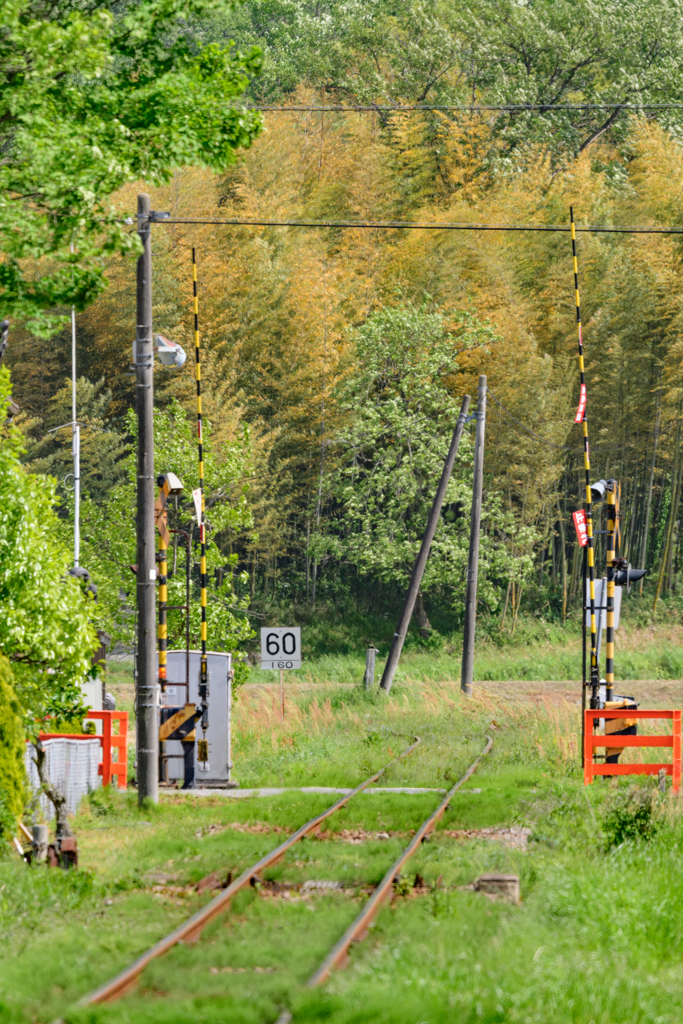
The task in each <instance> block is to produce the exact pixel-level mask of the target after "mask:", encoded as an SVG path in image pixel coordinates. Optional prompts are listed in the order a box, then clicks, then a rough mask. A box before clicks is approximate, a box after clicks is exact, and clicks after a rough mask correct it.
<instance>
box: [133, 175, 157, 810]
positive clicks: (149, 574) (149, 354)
mask: <svg viewBox="0 0 683 1024" xmlns="http://www.w3.org/2000/svg"><path fill="white" fill-rule="evenodd" d="M151 228H152V226H151V220H150V207H149V196H148V195H145V194H144V193H143V194H142V195H139V196H138V227H137V230H138V235H139V236H140V241H141V242H142V255H141V256H140V258H139V259H138V266H137V329H136V332H135V359H134V360H133V361H134V364H135V400H136V407H137V422H138V458H137V521H136V527H137V577H136V578H137V610H138V638H137V640H138V642H137V680H136V698H137V701H136V714H137V779H138V804H141V803H142V802H143V801H144V800H152V801H153V802H154V803H156V802H157V801H158V799H159V781H158V771H159V769H158V764H159V723H158V721H157V718H158V698H157V666H156V615H155V612H156V608H155V604H156V577H157V570H156V559H155V544H154V497H155V496H154V483H155V477H154V350H153V347H152V230H151Z"/></svg>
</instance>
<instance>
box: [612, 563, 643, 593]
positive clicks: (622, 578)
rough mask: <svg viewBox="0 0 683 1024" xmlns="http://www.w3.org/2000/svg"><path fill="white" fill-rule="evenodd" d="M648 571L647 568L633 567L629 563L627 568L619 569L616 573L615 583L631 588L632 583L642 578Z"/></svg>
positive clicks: (618, 585)
mask: <svg viewBox="0 0 683 1024" xmlns="http://www.w3.org/2000/svg"><path fill="white" fill-rule="evenodd" d="M646 572H647V569H632V568H631V566H630V565H627V566H626V567H625V568H621V569H617V571H616V572H615V574H614V583H615V585H616V586H617V587H628V589H629V590H630V589H631V584H632V583H637V582H638V580H642V578H643V576H644V575H645V573H646Z"/></svg>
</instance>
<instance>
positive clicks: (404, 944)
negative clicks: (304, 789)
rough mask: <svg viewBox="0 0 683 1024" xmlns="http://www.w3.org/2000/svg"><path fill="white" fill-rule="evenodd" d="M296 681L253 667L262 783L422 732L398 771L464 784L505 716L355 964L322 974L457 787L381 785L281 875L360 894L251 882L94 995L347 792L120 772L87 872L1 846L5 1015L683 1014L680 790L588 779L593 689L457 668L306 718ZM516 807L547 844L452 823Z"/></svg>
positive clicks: (315, 699)
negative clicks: (402, 790) (586, 730)
mask: <svg viewBox="0 0 683 1024" xmlns="http://www.w3.org/2000/svg"><path fill="white" fill-rule="evenodd" d="M273 698H274V695H273V694H272V691H270V690H269V689H268V688H258V687H256V688H252V689H251V690H249V691H247V692H245V694H243V696H242V698H241V701H240V704H239V705H238V708H237V710H236V723H235V729H236V733H237V736H236V750H235V762H236V774H237V775H238V777H239V779H240V782H241V783H242V785H247V784H248V785H272V784H275V785H316V784H320V785H348V786H351V785H354V784H356V783H357V782H358V781H360V780H361V779H362V778H364V777H366V776H367V775H368V774H370V773H371V772H372V771H373V770H375V769H376V768H378V767H379V766H381V765H382V764H384V763H386V761H388V760H389V759H390V758H391V757H392V756H394V755H396V754H398V753H399V752H400V751H401V750H402V749H404V748H405V746H407V744H408V743H409V741H410V737H411V736H412V735H413V734H415V733H416V734H418V735H420V736H421V737H422V743H421V744H420V745H419V746H418V748H417V749H416V751H415V752H414V753H413V754H412V755H410V756H409V757H407V758H406V759H405V760H404V761H400V762H398V763H397V764H396V765H394V766H393V767H392V768H391V769H390V771H389V772H388V773H387V776H386V778H385V779H384V780H383V782H384V784H385V785H387V786H401V785H406V786H423V787H439V788H446V787H448V786H449V785H452V783H453V781H454V780H455V779H457V778H458V777H459V776H460V775H461V774H462V772H463V771H464V769H465V768H466V767H467V765H468V764H469V763H471V761H472V760H473V759H474V757H475V756H476V755H477V754H478V753H479V751H480V750H481V749H482V747H483V746H484V743H485V738H484V737H485V735H486V734H487V733H488V734H490V735H493V737H494V748H493V751H492V753H491V754H490V755H489V756H488V757H487V758H486V760H485V761H484V763H483V764H482V765H481V767H480V769H479V770H478V772H477V773H476V774H475V775H474V776H473V777H472V778H471V779H470V780H469V782H468V783H467V784H466V786H465V787H464V789H463V791H462V792H460V793H458V794H456V795H455V797H454V798H453V802H452V804H451V808H450V810H449V811H448V812H447V814H446V816H445V817H444V819H443V821H442V822H441V825H440V826H439V829H438V830H437V832H436V833H435V834H434V836H433V837H432V839H431V840H430V841H429V842H428V843H425V844H424V845H423V846H422V847H421V848H420V850H419V852H418V854H417V855H416V856H415V857H414V859H413V860H412V861H411V862H409V864H408V866H407V868H406V871H405V875H404V878H403V880H402V884H401V885H400V887H399V891H398V893H397V895H396V896H395V898H394V900H393V902H392V903H391V905H389V906H387V907H386V908H385V909H384V910H382V911H381V913H380V916H379V918H378V919H377V921H376V924H375V927H373V928H372V929H371V932H370V934H369V936H368V937H367V939H366V940H365V941H364V942H363V943H362V944H360V945H359V946H357V947H356V948H354V949H353V950H352V957H351V963H350V965H349V966H348V967H347V968H346V970H344V971H341V972H339V973H337V974H335V975H334V976H333V977H332V979H331V980H330V981H329V982H328V983H327V984H326V985H325V986H323V987H322V988H321V989H319V990H310V989H307V988H306V987H305V982H306V980H307V979H308V977H310V975H311V974H312V973H313V971H314V970H315V969H316V967H317V966H318V965H319V963H320V961H321V960H322V958H323V956H324V955H325V953H326V952H327V950H328V949H329V948H330V947H331V946H332V944H333V943H334V942H335V941H336V940H337V939H338V938H339V936H340V935H341V934H342V932H343V930H344V929H345V927H346V926H347V925H348V924H349V923H350V922H351V920H352V919H353V918H354V917H355V916H356V914H357V913H358V912H359V909H360V907H361V906H362V903H363V900H364V899H365V898H366V893H367V891H368V887H370V886H372V885H373V884H375V883H376V882H377V881H378V880H379V879H380V878H381V877H382V875H383V874H384V872H385V871H386V870H387V868H388V866H389V865H390V863H391V862H392V860H393V859H394V858H395V857H396V856H397V854H398V853H399V851H400V850H401V849H402V848H403V846H405V844H406V843H407V842H408V839H409V836H410V831H411V829H415V828H416V827H417V826H418V825H419V824H420V823H421V821H422V820H423V819H424V818H425V817H426V816H427V815H428V814H429V813H430V811H431V810H432V809H433V808H434V807H435V806H436V804H437V803H438V801H439V799H440V797H439V795H438V794H437V793H424V794H419V795H403V794H390V793H387V794H384V795H381V794H379V795H370V794H361V795H359V796H358V797H357V798H356V799H355V800H353V801H352V802H351V803H350V804H349V805H348V806H347V807H346V808H345V809H343V810H341V811H340V812H338V813H337V814H335V816H334V817H333V818H331V819H329V821H328V823H327V827H326V829H325V831H324V832H323V833H322V835H321V837H320V838H310V839H306V840H304V841H302V842H301V843H300V844H299V845H297V846H296V847H294V848H293V849H292V850H291V851H290V852H289V853H288V854H287V856H286V857H285V859H284V860H283V861H282V862H281V863H280V864H279V865H277V867H274V868H272V869H271V870H270V871H268V872H266V874H265V879H266V881H268V880H272V881H278V882H279V883H281V884H282V883H290V884H293V885H298V884H300V883H303V882H305V881H311V880H317V881H325V880H328V881H335V882H341V883H343V891H342V892H335V893H331V894H329V893H328V894H313V895H310V896H303V897H302V895H301V894H299V893H297V891H296V890H292V893H291V895H290V897H288V898H284V897H281V896H277V895H274V894H272V893H270V892H269V891H268V889H267V888H264V889H262V890H260V891H256V890H250V891H247V892H243V893H242V894H240V895H239V896H238V897H237V898H236V899H235V900H234V902H233V904H232V907H231V908H230V910H229V911H228V912H227V913H225V914H224V915H223V916H221V917H220V918H218V919H217V920H215V921H214V922H213V923H212V924H211V925H210V926H209V927H208V928H207V929H206V931H205V933H204V935H203V937H202V938H201V939H200V941H199V942H198V943H197V944H196V945H183V946H178V947H176V948H175V949H173V950H172V951H171V952H170V953H169V954H168V955H167V956H166V957H164V958H163V959H161V960H159V961H156V962H154V963H153V964H151V965H150V966H149V967H148V968H147V969H146V970H145V972H144V974H143V976H142V978H141V980H140V984H139V987H138V988H137V990H136V991H135V992H133V993H131V994H130V995H127V996H126V997H125V998H123V999H122V1000H121V1001H120V1002H117V1003H113V1004H109V1005H104V1006H98V1007H90V1008H86V1009H81V1010H79V1009H76V1008H75V1004H76V1002H77V1000H78V999H79V998H80V997H81V996H83V995H84V994H85V993H86V992H88V991H89V990H90V989H92V988H94V987H95V986H96V985H98V984H100V983H101V982H103V981H104V980H106V979H107V978H108V977H110V976H112V975H113V974H114V973H115V972H116V971H118V970H119V969H120V968H122V967H123V966H125V965H126V964H127V963H128V962H129V961H130V960H132V959H133V958H134V957H135V956H137V955H138V954H139V953H140V952H142V951H143V950H144V949H145V948H146V947H147V946H149V945H151V944H152V943H153V942H154V941H156V940H157V939H159V938H160V937H161V936H162V935H164V934H165V933H166V932H168V931H169V930H170V929H172V928H173V927H174V926H175V925H177V924H178V923H180V921H182V920H183V919H184V918H185V917H187V916H188V915H189V914H190V913H191V912H192V911H193V910H194V909H196V908H197V907H199V906H200V905H202V904H203V903H204V902H205V901H206V900H207V899H209V898H210V895H208V894H201V895H200V894H197V893H196V892H195V891H194V889H193V886H194V884H195V883H196V882H197V881H198V880H199V879H200V878H202V877H204V876H206V875H207V874H209V873H210V872H212V871H220V872H222V873H224V874H227V873H228V872H229V871H230V872H232V874H233V877H234V876H235V874H236V873H237V872H239V871H240V870H242V869H243V868H244V867H246V866H247V865H248V864H249V863H251V862H253V861H255V860H256V859H257V858H258V857H260V856H261V855H262V854H263V853H265V852H266V851H267V850H269V849H272V848H273V847H274V846H276V845H277V844H278V843H279V842H281V841H282V839H283V838H284V836H285V835H286V834H287V833H288V832H289V831H291V830H293V829H294V828H295V827H297V826H298V825H300V824H302V823H303V822H304V821H306V820H308V819H309V818H310V817H311V816H312V815H313V814H315V813H317V812H318V811H320V810H322V809H323V808H324V807H326V806H328V804H329V803H331V802H332V799H333V798H331V797H329V796H325V795H315V794H302V793H297V792H290V793H285V794H282V795H280V796H276V797H269V798H258V799H240V800H236V799H230V798H226V797H225V796H223V795H215V796H211V797H196V796H195V797H193V796H185V795H182V794H173V793H167V794H164V796H163V797H162V801H161V804H160V805H159V806H158V807H147V808H142V809H138V807H137V804H136V799H135V793H134V792H129V793H125V794H119V793H112V792H109V791H99V792H98V793H96V794H94V795H93V796H92V797H91V798H90V800H89V801H86V802H85V804H84V806H83V807H82V809H81V812H80V814H79V816H78V818H77V819H76V821H75V826H76V831H77V833H78V838H79V848H80V852H81V866H80V867H79V869H78V870H77V871H75V872H72V873H70V874H66V873H63V872H61V871H58V870H49V871H48V870H47V869H45V868H40V867H34V868H30V869H29V868H26V867H25V866H24V865H22V864H20V863H18V861H17V860H14V861H12V860H5V861H3V862H2V863H0V928H1V930H2V937H3V942H2V946H1V947H0V948H1V949H2V952H1V953H0V1021H2V1022H3V1024H5V1022H6V1024H20V1022H21V1024H25V1022H34V1021H35V1022H41V1024H43V1022H44V1024H48V1022H50V1021H53V1020H56V1019H62V1020H65V1021H69V1022H73V1024H77V1022H79V1024H80V1022H88V1024H96V1022H97V1024H99V1022H105V1021H106V1022H112V1024H124V1022H125V1024H132V1022H134V1024H138V1022H141V1024H142V1022H148V1021H149V1022H159V1024H162V1022H163V1024H167V1022H173V1024H175V1022H178V1024H179V1022H181V1021H182V1022H183V1024H186V1022H188V1021H191V1022H197V1024H204V1022H206V1024H209V1022H211V1024H213V1022H216V1024H218V1022H221V1024H224V1022H228V1021H230V1022H233V1021H237V1022H244V1024H270V1022H274V1021H275V1020H276V1019H277V1018H278V1016H279V1015H280V1013H281V1011H282V1010H283V1009H285V1008H288V1009H289V1010H290V1011H291V1012H292V1013H293V1016H294V1021H295V1022H309V1021H310V1022H314V1021H329V1022H331V1024H347V1022H348V1024H350V1022H361V1021H362V1022H366V1021H370V1022H377V1024H379V1022H382V1024H386V1022H396V1024H418V1022H425V1024H436V1022H441V1021H444V1022H446V1021H453V1020H457V1021H466V1022H470V1021H471V1022H473V1024H474V1022H486V1024H488V1022H502V1021H519V1022H525V1024H526V1022H532V1024H536V1022H538V1024H548V1022H551V1021H552V1022H553V1024H568V1022H576V1024H589V1022H591V1021H593V1022H595V1024H622V1022H623V1024H634V1022H637V1024H646V1022H647V1024H655V1022H657V1024H674V1022H678V1021H679V1020H680V1018H681V1010H682V1006H681V1003H682V1002H683V967H682V966H681V961H682V956H681V954H682V950H681V944H682V942H683V931H681V928H680V923H679V917H680V906H681V901H682V899H683V875H682V874H681V871H680V860H681V852H682V847H683V825H682V824H681V818H680V807H679V801H678V800H674V799H673V798H672V797H671V796H670V795H665V796H661V795H658V794H657V793H655V792H654V791H653V790H652V789H651V784H649V783H644V784H643V785H637V786H636V787H635V788H634V787H633V786H632V783H631V781H630V780H626V781H624V782H622V783H620V784H616V783H611V782H603V783H601V784H596V785H595V786H593V787H592V788H591V789H590V790H586V789H584V787H583V785H582V781H581V778H580V773H579V769H578V758H577V741H578V716H577V709H576V708H575V706H573V705H571V704H569V703H567V702H565V701H563V700H562V698H561V696H555V697H554V698H552V699H550V698H547V699H546V700H537V701H533V700H529V699H525V698H524V697H523V695H522V694H520V695H519V697H518V699H515V700H507V701H506V700H504V699H502V698H493V697H490V696H476V697H475V698H473V699H470V700H466V699H464V698H461V696H460V694H459V691H458V689H457V687H454V686H452V685H440V684H436V683H431V684H430V683H422V684H415V685H413V686H399V687H397V688H396V690H395V691H392V695H391V697H390V698H389V699H388V700H387V699H384V698H383V699H382V700H378V699H377V698H376V697H373V696H370V697H366V696H365V695H364V694H363V693H362V691H360V690H357V691H349V690H348V689H341V690H340V689H337V690H330V689H328V688H327V687H324V688H322V689H321V690H317V689H316V690H315V691H313V692H312V693H311V692H310V691H300V692H298V694H297V695H296V696H295V695H292V696H291V697H290V699H289V701H288V706H287V718H286V722H285V728H284V729H282V727H281V725H280V722H279V717H278V714H277V708H276V703H277V702H276V701H275V700H274V699H273ZM516 825H517V826H518V825H524V826H526V827H527V828H529V829H531V835H530V838H529V844H528V848H526V849H512V848H510V847H509V846H507V845H505V844H504V843H503V842H500V841H492V840H487V839H486V838H484V837H482V836H477V835H470V837H469V838H464V839H463V838H457V837H455V836H453V835H448V833H449V832H453V831H454V830H458V829H461V830H462V829H468V830H479V829H486V828H492V827H495V826H498V827H501V828H504V827H510V826H516ZM378 833H381V834H382V836H386V837H385V838H382V837H381V836H378ZM352 838H354V839H355V840H356V841H354V842H352V841H350V839H352ZM487 871H502V872H505V873H513V874H517V875H518V876H519V878H520V883H521V893H522V900H521V903H520V904H519V905H512V904H510V903H507V902H504V901H498V902H491V901H490V900H489V899H488V898H487V897H486V896H484V895H482V894H480V893H475V892H472V891H469V890H466V889H465V890H464V889H461V888H459V887H460V886H464V885H468V884H469V883H471V882H472V881H473V880H474V879H475V878H477V877H478V875H480V874H481V873H483V872H487ZM416 875H419V876H420V879H421V881H422V882H423V885H422V886H421V887H420V890H419V895H414V894H413V888H412V886H413V882H414V881H415V878H416Z"/></svg>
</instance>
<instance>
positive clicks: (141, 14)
mask: <svg viewBox="0 0 683 1024" xmlns="http://www.w3.org/2000/svg"><path fill="white" fill-rule="evenodd" d="M229 6H230V5H229V3H228V2H225V0H167V2H164V3H158V2H157V0H142V2H140V3H136V4H133V5H130V6H128V7H127V8H125V9H124V10H122V11H119V12H117V13H116V14H114V13H113V12H112V10H111V9H110V6H109V5H108V4H106V3H102V2H98V0H95V2H94V3H92V4H88V5H87V6H86V7H83V8H81V7H80V6H79V5H76V4H73V3H71V2H70V0H57V2H56V3H54V4H51V5H49V6H48V8H46V7H45V5H43V4H42V3H38V2H32V0H6V2H5V3H3V6H2V15H3V18H2V22H3V24H2V30H0V142H1V145H2V154H3V158H2V160H1V161H0V252H2V253H3V256H4V259H3V261H2V262H1V263H0V308H1V310H2V315H3V316H13V317H18V318H20V319H23V320H24V321H25V322H26V323H27V324H28V325H29V326H30V329H31V330H32V331H33V333H36V334H43V335H46V334H49V333H50V332H52V331H54V330H55V329H56V328H57V327H58V326H59V324H60V323H61V322H62V319H61V318H60V317H59V315H58V314H57V313H56V312H55V310H54V307H55V306H59V305H62V304H74V305H76V307H77V308H79V309H82V308H83V307H84V306H85V305H87V303H89V302H91V301H92V299H93V298H94V297H95V296H96V295H97V294H99V292H100V291H101V290H102V288H103V287H104V284H105V280H104V277H103V268H102V265H101V262H100V260H99V257H100V256H101V255H102V254H104V253H107V254H111V253H112V252H122V253H125V252H126V251H130V250H131V249H132V250H134V249H135V248H136V246H137V236H136V235H135V233H134V232H133V233H131V232H130V231H129V229H128V228H126V227H125V226H124V225H122V224H121V223H120V220H121V216H120V214H119V213H117V212H116V210H115V209H114V208H113V207H112V206H111V205H110V204H109V203H108V200H109V198H110V196H111V195H112V193H113V192H115V191H116V190H117V189H118V188H120V187H121V186H122V185H123V184H124V183H125V182H128V181H135V180H137V179H139V178H143V177H144V178H145V179H146V180H147V181H149V182H155V181H157V182H158V181H164V180H166V179H168V177H169V176H170V174H171V173H172V171H173V169H174V168H175V167H179V166H182V165H183V164H189V163H192V164H195V165H205V166H207V167H212V168H214V169H216V170H220V169H223V168H225V167H226V166H228V165H229V164H231V163H232V162H233V160H234V154H235V150H236V149H237V148H240V147H244V146H248V145H249V144H250V142H251V140H252V139H253V138H254V136H255V135H256V134H257V132H258V130H259V125H260V120H259V117H258V115H256V114H249V113H246V112H244V111H238V110H235V109H234V108H233V106H232V101H233V100H234V99H235V97H238V96H240V95H241V94H242V92H243V91H244V89H245V87H246V85H247V83H248V81H249V76H250V75H252V74H254V73H255V72H257V71H258V68H259V61H260V57H259V53H258V51H256V50H253V49H252V50H250V51H249V53H248V54H246V55H245V56H243V55H241V54H238V53H236V52H235V51H234V50H233V49H232V48H231V46H230V45H229V44H228V45H222V46H221V45H218V44H216V43H213V44H210V45H208V46H205V47H201V46H199V45H198V44H197V42H196V41H195V40H194V39H193V38H192V35H191V34H190V33H188V32H187V31H186V29H185V28H184V27H183V23H185V24H187V21H188V19H192V18H197V17H201V16H202V15H204V14H206V13H208V12H214V13H217V12H220V11H223V12H225V11H227V10H228V9H229ZM72 243H73V245H74V246H75V252H74V253H73V254H72V253H71V252H70V244H72ZM45 258H49V260H46V259H45Z"/></svg>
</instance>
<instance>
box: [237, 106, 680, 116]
mask: <svg viewBox="0 0 683 1024" xmlns="http://www.w3.org/2000/svg"><path fill="white" fill-rule="evenodd" d="M234 109H236V110H244V112H245V113H247V112H251V111H256V112H260V113H287V114H290V113H291V114H297V113H322V114H325V113H339V114H375V113H377V112H379V111H382V112H387V113H391V114H401V113H403V112H408V111H416V110H446V111H448V110H462V111H469V112H470V113H478V112H479V111H480V110H486V111H494V110H502V111H503V112H508V113H517V112H521V113H523V112H524V111H534V110H540V111H545V110H683V103H395V104H391V103H370V104H357V105H356V104H353V105H344V104H336V103H335V104H330V105H329V106H328V105H320V106H317V105H316V106H306V105H305V104H302V105H295V106H291V107H276V106H248V107H244V108H239V107H236V108H234Z"/></svg>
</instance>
